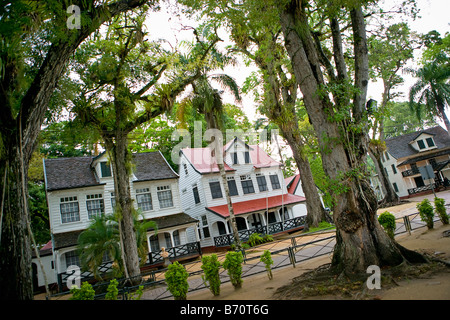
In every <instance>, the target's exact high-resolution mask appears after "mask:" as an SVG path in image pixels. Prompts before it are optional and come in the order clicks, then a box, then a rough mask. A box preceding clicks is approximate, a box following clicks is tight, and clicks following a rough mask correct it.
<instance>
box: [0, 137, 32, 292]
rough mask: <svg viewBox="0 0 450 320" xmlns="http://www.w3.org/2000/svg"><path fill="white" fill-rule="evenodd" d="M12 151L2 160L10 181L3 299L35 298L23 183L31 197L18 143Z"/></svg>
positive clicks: (1, 266)
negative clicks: (21, 163) (24, 175)
mask: <svg viewBox="0 0 450 320" xmlns="http://www.w3.org/2000/svg"><path fill="white" fill-rule="evenodd" d="M8 154H9V155H10V156H9V157H8V161H7V162H2V165H1V167H0V170H1V172H2V176H3V174H4V173H5V172H6V185H2V191H3V190H4V188H6V192H5V199H4V203H3V210H4V212H3V214H2V223H1V226H2V229H1V242H0V274H1V277H0V278H1V290H0V299H2V300H6V299H8V300H16V299H21V300H30V299H33V286H32V280H31V279H32V276H31V246H30V237H29V234H28V230H27V224H26V221H27V220H26V219H27V217H25V216H24V214H25V212H27V211H28V210H25V208H24V207H23V206H24V202H23V197H24V195H23V191H22V183H24V184H25V192H26V194H25V197H26V198H27V197H28V189H27V185H28V184H27V183H28V181H24V182H23V181H22V180H23V179H22V177H21V170H22V169H21V166H20V157H19V147H18V145H16V146H11V147H10V148H9V150H8ZM27 167H28V166H27ZM5 170H6V171H5ZM2 184H3V179H2ZM26 205H28V203H27V204H26Z"/></svg>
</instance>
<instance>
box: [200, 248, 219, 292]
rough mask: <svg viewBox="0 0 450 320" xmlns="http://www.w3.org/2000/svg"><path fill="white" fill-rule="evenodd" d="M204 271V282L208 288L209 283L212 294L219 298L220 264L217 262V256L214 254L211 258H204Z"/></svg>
mask: <svg viewBox="0 0 450 320" xmlns="http://www.w3.org/2000/svg"><path fill="white" fill-rule="evenodd" d="M202 270H203V272H204V274H203V275H202V279H203V282H204V283H205V285H206V286H208V284H207V282H208V283H209V290H211V292H212V294H213V295H215V296H218V295H219V294H220V284H221V281H220V277H219V270H220V262H219V261H218V260H217V255H215V254H212V255H210V256H203V258H202Z"/></svg>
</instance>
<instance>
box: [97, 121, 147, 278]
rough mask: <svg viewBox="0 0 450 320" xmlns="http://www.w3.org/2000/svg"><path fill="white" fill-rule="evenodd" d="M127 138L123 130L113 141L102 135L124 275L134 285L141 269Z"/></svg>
mask: <svg viewBox="0 0 450 320" xmlns="http://www.w3.org/2000/svg"><path fill="white" fill-rule="evenodd" d="M118 131H120V130H118ZM127 139H128V138H127V134H126V133H124V132H117V133H116V134H115V139H114V143H113V142H112V139H110V138H105V137H104V140H105V142H106V145H107V151H108V152H109V154H110V161H111V164H112V169H113V176H114V192H115V197H116V210H117V214H118V216H119V230H120V239H121V251H122V261H123V263H124V268H125V276H126V277H128V278H130V280H131V283H132V284H134V285H135V284H138V283H140V281H141V277H140V275H141V271H140V268H139V254H138V248H137V241H136V230H135V227H134V213H133V212H134V208H133V201H132V199H131V192H130V174H129V172H128V168H129V167H130V165H129V162H130V161H131V159H130V157H131V155H130V154H129V151H128V140H127ZM152 200H154V199H152Z"/></svg>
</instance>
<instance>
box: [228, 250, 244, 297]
mask: <svg viewBox="0 0 450 320" xmlns="http://www.w3.org/2000/svg"><path fill="white" fill-rule="evenodd" d="M242 262H244V258H243V256H242V253H241V252H240V251H238V252H233V251H229V252H228V253H227V254H226V256H225V261H224V263H223V268H224V269H225V270H227V271H228V275H229V276H230V280H231V283H232V284H233V286H234V288H235V289H237V288H240V287H242Z"/></svg>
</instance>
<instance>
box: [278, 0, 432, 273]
mask: <svg viewBox="0 0 450 320" xmlns="http://www.w3.org/2000/svg"><path fill="white" fill-rule="evenodd" d="M303 10H304V8H302V7H301V3H299V2H296V1H293V2H291V3H290V4H289V5H288V6H287V7H285V8H281V11H280V22H281V25H282V28H283V33H284V35H285V47H286V49H287V51H288V54H289V56H290V58H291V62H292V66H293V69H294V73H295V76H296V80H297V82H298V84H299V87H300V90H301V91H302V93H303V98H304V102H305V107H306V109H307V112H308V115H309V118H310V120H311V123H312V125H313V126H314V129H315V131H316V134H317V137H318V139H319V145H320V149H321V154H322V161H323V168H324V170H325V173H326V174H327V175H328V177H329V178H330V181H331V185H332V186H331V189H332V190H331V191H332V195H333V197H334V202H335V203H334V207H333V218H334V221H335V224H336V240H337V241H336V242H337V243H336V246H335V249H334V253H333V259H332V267H333V270H334V271H335V272H336V273H344V274H346V275H347V276H351V275H353V274H355V273H356V274H361V273H365V272H366V269H367V267H368V266H369V265H378V266H380V267H382V266H386V265H389V266H393V265H398V264H400V263H401V262H403V261H404V260H405V256H404V255H403V254H402V253H404V252H406V249H404V248H400V247H399V246H398V245H397V244H396V243H395V241H393V240H391V239H390V238H389V237H388V236H387V234H386V233H385V232H384V230H383V229H382V227H381V226H380V224H379V223H378V220H377V217H376V209H377V201H376V197H375V195H374V192H373V190H372V189H371V188H370V186H369V184H368V183H367V182H366V181H365V180H364V179H363V178H361V177H360V175H359V174H355V172H359V171H360V170H361V169H363V166H364V162H363V160H364V157H365V155H366V153H367V149H366V148H365V145H364V142H365V141H364V140H365V137H363V134H360V135H359V136H358V135H353V136H351V138H352V139H354V141H353V142H352V143H351V149H350V148H349V144H345V142H346V141H345V139H348V138H349V137H348V136H344V135H345V134H346V132H342V131H340V126H339V125H340V122H339V121H338V120H337V119H336V118H335V117H334V116H335V111H334V110H335V109H334V108H335V107H339V106H334V105H333V103H332V102H331V101H330V100H329V98H328V96H327V95H318V94H317V93H318V92H319V88H320V87H321V86H323V85H324V84H325V82H324V78H323V75H322V71H321V69H320V66H321V65H320V61H319V58H318V57H319V55H318V53H317V51H316V50H317V49H316V47H315V44H314V41H313V40H312V36H311V33H310V30H309V25H308V21H307V16H306V13H305V12H304V11H303ZM355 10H356V11H358V12H356V13H355V12H353V11H355ZM351 16H352V26H353V31H354V32H361V28H362V27H363V23H364V21H363V18H362V12H361V10H360V8H358V9H353V10H352V14H351ZM361 19H362V20H361ZM356 24H357V28H356V27H355V25H356ZM358 29H359V31H357V30H358ZM355 30H356V31H355ZM357 36H358V37H361V34H358V35H357ZM363 40H364V39H360V38H359V39H358V41H363ZM356 42H357V41H355V43H356ZM360 45H361V44H360ZM355 49H356V48H355ZM355 51H356V52H355V54H358V55H361V54H367V51H366V52H364V50H362V49H357V50H355ZM358 61H359V63H363V64H364V61H365V58H364V57H362V59H359V60H358ZM358 61H357V62H356V64H358ZM355 70H356V72H357V73H358V72H362V73H365V72H367V69H365V68H364V67H363V66H360V67H358V68H355ZM365 78H366V77H365V75H364V74H361V75H360V76H358V77H357V81H356V84H357V85H358V83H360V84H361V86H359V87H358V88H359V90H361V91H364V90H366V89H367V83H366V82H365V81H366V80H365ZM364 100H365V94H364V92H359V93H358V94H357V95H355V97H354V106H353V110H352V111H353V117H354V119H356V120H357V121H358V120H359V119H362V118H361V115H359V114H358V113H361V114H362V108H363V107H364ZM357 123H358V124H360V122H357ZM408 252H409V251H408ZM407 256H408V257H409V258H411V257H414V258H418V259H421V258H422V257H421V256H420V255H418V254H417V255H416V254H408V255H407ZM421 261H423V260H421Z"/></svg>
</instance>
